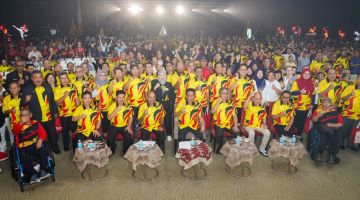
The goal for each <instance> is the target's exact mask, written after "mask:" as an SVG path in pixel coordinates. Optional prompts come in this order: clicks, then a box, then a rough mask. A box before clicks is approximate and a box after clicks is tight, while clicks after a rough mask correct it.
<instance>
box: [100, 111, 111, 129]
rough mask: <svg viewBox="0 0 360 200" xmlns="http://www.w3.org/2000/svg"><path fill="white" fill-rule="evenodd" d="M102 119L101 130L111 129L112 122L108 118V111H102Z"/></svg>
mask: <svg viewBox="0 0 360 200" xmlns="http://www.w3.org/2000/svg"><path fill="white" fill-rule="evenodd" d="M101 115H102V119H101V130H102V132H103V133H107V132H108V131H109V127H110V122H109V120H108V118H107V116H108V112H101Z"/></svg>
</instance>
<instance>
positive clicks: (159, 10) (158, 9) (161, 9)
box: [156, 6, 164, 15]
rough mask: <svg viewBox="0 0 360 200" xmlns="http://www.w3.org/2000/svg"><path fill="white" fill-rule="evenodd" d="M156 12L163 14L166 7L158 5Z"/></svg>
mask: <svg viewBox="0 0 360 200" xmlns="http://www.w3.org/2000/svg"><path fill="white" fill-rule="evenodd" d="M156 13H157V14H159V15H161V14H163V13H164V7H162V6H157V7H156Z"/></svg>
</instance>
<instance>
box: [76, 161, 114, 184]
mask: <svg viewBox="0 0 360 200" xmlns="http://www.w3.org/2000/svg"><path fill="white" fill-rule="evenodd" d="M95 167H96V166H93V165H87V166H86V168H85V170H84V171H82V172H81V178H82V179H84V180H87V181H96V182H97V181H100V180H101V179H103V178H105V177H106V176H107V175H108V173H109V171H108V169H107V168H106V166H105V167H102V168H99V169H104V173H103V174H102V175H100V176H98V177H94V176H93V175H95V174H94V173H95V172H94V171H95V170H94V168H95ZM96 168H97V167H96ZM86 174H87V177H88V178H86Z"/></svg>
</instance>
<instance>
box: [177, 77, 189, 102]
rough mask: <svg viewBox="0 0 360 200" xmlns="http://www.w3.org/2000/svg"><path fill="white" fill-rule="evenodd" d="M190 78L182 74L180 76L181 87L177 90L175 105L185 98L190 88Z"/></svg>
mask: <svg viewBox="0 0 360 200" xmlns="http://www.w3.org/2000/svg"><path fill="white" fill-rule="evenodd" d="M189 80H190V76H189V74H186V73H184V74H182V75H180V76H179V86H178V87H177V88H176V97H175V104H178V103H179V102H180V101H181V100H182V99H184V98H185V95H186V90H187V88H188V86H189Z"/></svg>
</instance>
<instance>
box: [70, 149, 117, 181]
mask: <svg viewBox="0 0 360 200" xmlns="http://www.w3.org/2000/svg"><path fill="white" fill-rule="evenodd" d="M110 155H111V150H110V148H109V147H108V146H107V145H106V144H104V146H103V147H102V148H97V149H96V150H94V151H90V150H89V149H88V148H86V147H84V148H82V149H78V148H77V149H75V153H74V157H73V162H75V164H76V166H77V168H78V169H79V171H80V172H81V178H83V179H85V180H88V181H99V180H101V179H103V178H105V177H106V176H107V174H108V170H107V169H106V165H107V164H108V163H109V156H110Z"/></svg>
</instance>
